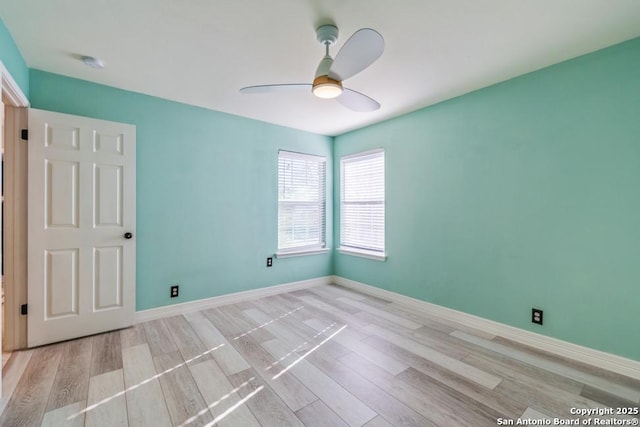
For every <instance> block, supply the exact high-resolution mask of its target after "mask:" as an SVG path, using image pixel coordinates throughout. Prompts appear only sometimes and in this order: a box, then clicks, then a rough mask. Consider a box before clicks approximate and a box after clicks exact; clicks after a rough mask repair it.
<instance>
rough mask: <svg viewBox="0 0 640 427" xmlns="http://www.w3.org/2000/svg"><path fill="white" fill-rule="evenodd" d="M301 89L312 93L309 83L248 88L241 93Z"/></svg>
mask: <svg viewBox="0 0 640 427" xmlns="http://www.w3.org/2000/svg"><path fill="white" fill-rule="evenodd" d="M301 89H306V90H308V91H309V92H311V85H310V84H307V83H292V84H282V85H260V86H247V87H243V88H242V89H240V93H273V92H295V91H299V90H301Z"/></svg>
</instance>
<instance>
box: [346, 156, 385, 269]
mask: <svg viewBox="0 0 640 427" xmlns="http://www.w3.org/2000/svg"><path fill="white" fill-rule="evenodd" d="M341 169H342V170H341V172H342V180H341V189H340V193H341V198H340V252H345V253H350V254H355V255H362V256H367V257H371V258H374V259H381V260H384V259H385V256H386V255H385V247H384V150H382V149H379V150H373V151H367V152H364V153H358V154H353V155H350V156H345V157H343V158H342V161H341Z"/></svg>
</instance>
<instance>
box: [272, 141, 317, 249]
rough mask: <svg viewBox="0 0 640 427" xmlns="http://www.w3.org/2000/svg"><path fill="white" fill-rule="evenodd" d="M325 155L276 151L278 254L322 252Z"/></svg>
mask: <svg viewBox="0 0 640 427" xmlns="http://www.w3.org/2000/svg"><path fill="white" fill-rule="evenodd" d="M325 169H326V158H324V157H320V156H312V155H309V154H300V153H293V152H290V151H282V150H281V151H279V152H278V253H277V255H278V256H280V257H284V256H287V255H300V254H306V253H314V252H321V251H326V249H324V247H325V210H326V209H325V206H326V198H325V185H326V184H325V182H326V181H325V180H326V177H325Z"/></svg>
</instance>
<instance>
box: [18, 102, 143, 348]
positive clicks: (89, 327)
mask: <svg viewBox="0 0 640 427" xmlns="http://www.w3.org/2000/svg"><path fill="white" fill-rule="evenodd" d="M135 138H136V137H135V126H132V125H127V124H122V123H114V122H107V121H103V120H96V119H90V118H86V117H77V116H71V115H68V114H60V113H53V112H50V111H43V110H35V109H31V110H30V111H29V142H28V146H29V148H28V203H29V207H28V212H29V213H28V270H29V277H28V344H29V347H33V346H37V345H42V344H47V343H51V342H56V341H62V340H66V339H71V338H76V337H80V336H85V335H91V334H95V333H98V332H104V331H108V330H113V329H118V328H123V327H127V326H130V325H132V324H133V319H134V314H135V256H136V246H135V220H136V198H135V188H136V182H135V180H136V175H135V167H136V145H135V144H136V139H135ZM129 233H130V234H129Z"/></svg>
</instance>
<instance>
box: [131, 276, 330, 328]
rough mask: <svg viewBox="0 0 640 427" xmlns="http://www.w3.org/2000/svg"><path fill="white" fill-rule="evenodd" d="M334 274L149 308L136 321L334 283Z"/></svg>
mask: <svg viewBox="0 0 640 427" xmlns="http://www.w3.org/2000/svg"><path fill="white" fill-rule="evenodd" d="M332 279H333V276H324V277H316V278H315V279H309V280H302V281H299V282H291V283H285V284H282V285H275V286H269V287H266V288H259V289H252V290H249V291H242V292H235V293H232V294H226V295H220V296H217V297H212V298H204V299H199V300H195V301H188V302H183V303H180V304H173V305H167V306H164V307H158V308H151V309H149V310H141V311H136V315H135V320H134V322H135V323H141V322H147V321H149V320H155V319H160V318H163V317H170V316H177V315H179V314H184V313H190V312H193V311H199V310H204V309H207V308H211V307H216V306H219V305H225V304H233V303H236V302H241V301H247V300H251V299H256V298H262V297H268V296H271V295H276V294H282V293H285V292H292V291H297V290H299V289H306V288H311V287H313V286H319V285H328V284H330V283H332V281H331V280H332Z"/></svg>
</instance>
